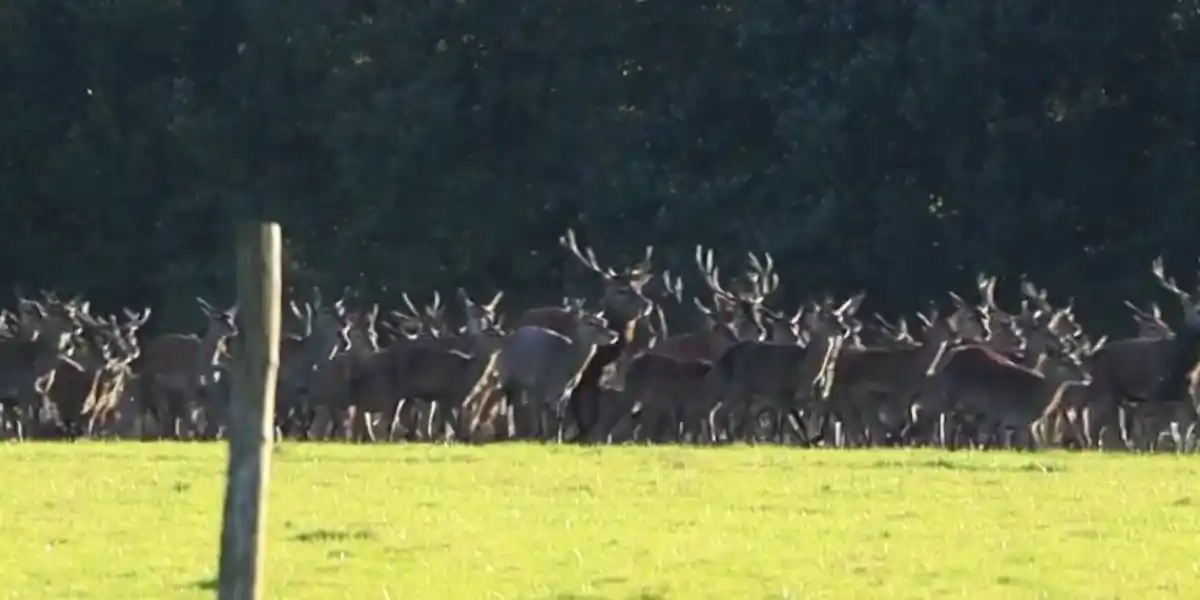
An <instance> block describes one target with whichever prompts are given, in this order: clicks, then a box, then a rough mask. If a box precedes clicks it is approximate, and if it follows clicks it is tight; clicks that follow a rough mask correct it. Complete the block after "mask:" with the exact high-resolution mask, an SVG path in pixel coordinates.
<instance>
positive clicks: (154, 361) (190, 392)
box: [137, 297, 238, 439]
mask: <svg viewBox="0 0 1200 600" xmlns="http://www.w3.org/2000/svg"><path fill="white" fill-rule="evenodd" d="M196 302H197V303H198V304H199V305H200V310H201V311H202V312H203V313H204V316H205V317H206V318H207V319H208V329H207V330H206V331H205V333H204V336H203V337H200V336H197V335H195V334H182V333H170V334H165V335H160V336H158V337H156V338H154V339H152V340H150V341H149V342H148V343H147V344H146V347H145V348H144V349H143V351H142V353H141V357H140V358H139V360H138V368H139V371H140V373H141V377H139V387H140V389H139V390H138V392H137V398H138V402H139V403H140V404H141V408H142V416H143V418H144V417H145V416H147V415H150V416H153V417H154V419H155V422H157V423H158V426H159V433H158V437H159V438H160V439H161V438H163V437H174V438H179V437H181V434H182V431H181V429H180V421H182V420H184V418H185V415H187V414H188V412H189V411H190V410H193V409H195V408H197V407H202V408H206V409H210V410H211V409H212V408H213V407H211V406H206V405H207V404H210V403H208V402H206V401H205V399H206V397H207V394H206V393H205V389H204V388H205V387H206V386H208V385H211V384H212V382H213V379H214V375H215V373H216V372H217V371H216V366H217V364H218V360H219V358H220V356H221V355H222V354H223V353H224V351H225V340H227V339H228V338H231V337H233V336H236V335H237V333H238V328H237V325H236V324H235V322H234V319H235V318H236V316H237V306H234V307H232V308H230V309H228V310H217V309H215V308H213V307H212V305H210V304H209V303H208V301H206V300H204V299H203V298H199V297H197V298H196ZM210 414H211V413H210ZM210 420H211V417H210ZM193 426H194V425H193Z"/></svg>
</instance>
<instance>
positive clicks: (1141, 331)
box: [1125, 300, 1175, 339]
mask: <svg viewBox="0 0 1200 600" xmlns="http://www.w3.org/2000/svg"><path fill="white" fill-rule="evenodd" d="M1125 306H1126V307H1128V308H1129V312H1130V315H1131V316H1132V317H1133V321H1134V323H1136V324H1137V335H1136V336H1135V337H1139V338H1146V339H1166V338H1169V337H1173V336H1174V335H1175V331H1174V330H1173V329H1171V326H1170V325H1167V323H1166V321H1163V318H1162V310H1161V309H1159V307H1158V303H1157V302H1151V303H1150V309H1149V310H1142V309H1140V308H1138V307H1137V305H1136V304H1134V303H1132V302H1130V301H1128V300H1126V301H1125Z"/></svg>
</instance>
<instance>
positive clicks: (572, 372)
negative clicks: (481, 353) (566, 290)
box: [498, 299, 621, 439]
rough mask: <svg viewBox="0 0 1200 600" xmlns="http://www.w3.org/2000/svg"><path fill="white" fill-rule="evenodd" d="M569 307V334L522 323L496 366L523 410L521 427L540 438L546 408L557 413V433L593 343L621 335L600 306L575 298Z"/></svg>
mask: <svg viewBox="0 0 1200 600" xmlns="http://www.w3.org/2000/svg"><path fill="white" fill-rule="evenodd" d="M567 310H569V311H570V313H571V317H572V318H571V321H572V322H573V323H574V330H573V331H569V333H570V335H564V334H563V333H560V332H558V331H555V330H553V329H550V328H548V327H539V326H534V325H524V326H520V327H518V328H517V329H515V330H514V331H513V332H512V333H510V334H508V336H507V337H506V338H505V340H504V347H503V350H502V351H501V353H500V359H499V360H500V362H499V365H498V369H499V376H500V385H501V386H502V387H503V389H504V394H505V398H506V400H507V402H508V404H509V406H513V407H515V408H517V409H518V412H519V413H521V415H522V419H520V421H521V424H522V425H523V428H524V429H525V430H526V431H528V432H530V434H531V435H532V436H533V437H535V438H538V439H544V437H545V436H546V435H547V432H548V431H549V430H550V428H551V427H550V426H549V425H548V424H547V422H546V415H547V412H549V413H550V414H553V415H554V416H555V417H556V419H557V421H558V424H557V425H558V435H559V437H560V438H561V436H562V430H563V425H564V419H565V416H566V415H565V411H566V410H567V408H568V407H567V404H568V403H569V402H570V398H571V394H573V392H574V390H575V388H576V387H577V386H578V385H580V384H581V382H582V380H583V376H584V374H585V372H586V371H587V369H588V365H589V364H590V362H591V360H592V359H593V358H594V355H595V353H596V351H597V348H602V347H606V346H612V345H616V344H618V343H619V342H620V339H621V336H620V335H619V334H618V333H617V332H615V331H613V330H612V329H611V326H610V324H609V323H608V322H607V321H606V319H605V316H604V312H603V311H601V312H599V313H593V312H589V311H587V310H586V309H585V308H584V306H583V301H582V300H578V299H576V300H573V301H572V303H571V306H570V308H568V309H567ZM580 428H581V429H584V426H583V425H580ZM588 435H590V431H588V430H582V431H580V436H579V437H580V439H586V438H587V436H588Z"/></svg>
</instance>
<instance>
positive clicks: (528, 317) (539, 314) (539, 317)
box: [513, 306, 578, 338]
mask: <svg viewBox="0 0 1200 600" xmlns="http://www.w3.org/2000/svg"><path fill="white" fill-rule="evenodd" d="M577 320H578V319H577V318H576V316H575V315H574V314H573V313H572V312H571V311H569V310H567V309H565V308H562V307H558V306H543V307H539V308H531V309H529V310H527V311H525V312H524V313H523V314H522V315H521V316H520V317H519V318H518V319H517V322H516V323H514V324H513V330H514V331H515V330H518V329H521V328H523V327H541V328H543V329H549V330H550V331H553V332H555V333H558V334H559V335H562V336H566V337H568V338H569V337H570V336H571V335H572V334H573V333H574V332H575V323H576V321H577Z"/></svg>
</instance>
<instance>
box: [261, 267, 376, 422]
mask: <svg viewBox="0 0 1200 600" xmlns="http://www.w3.org/2000/svg"><path fill="white" fill-rule="evenodd" d="M303 306H304V308H303V309H301V308H300V306H299V305H298V304H297V303H296V301H295V300H290V301H289V302H288V309H289V312H290V313H291V316H292V319H293V326H292V327H291V328H290V329H291V330H290V331H288V333H287V334H286V335H285V336H284V337H283V340H282V341H281V343H280V349H279V351H280V352H279V354H280V356H279V359H280V360H279V381H280V385H279V387H278V390H277V391H276V396H277V403H278V407H279V408H278V409H277V411H276V414H277V422H276V427H277V429H278V430H279V431H280V433H282V432H284V431H288V432H295V433H296V434H297V435H298V436H299V437H302V438H307V437H310V436H312V435H313V433H314V429H320V425H318V422H319V419H318V417H320V416H328V415H325V414H322V415H318V414H317V412H318V406H317V405H316V403H314V402H313V401H312V395H313V390H314V389H318V388H320V387H321V386H323V385H327V384H328V383H327V381H326V377H327V376H328V373H326V371H327V370H328V369H329V365H330V363H331V362H332V361H334V360H335V358H336V357H338V356H340V355H342V354H344V353H346V352H349V351H350V350H351V348H352V346H354V344H352V342H351V339H350V333H351V329H352V328H353V327H354V325H355V323H354V321H353V320H352V319H350V318H348V317H347V313H346V305H345V293H343V295H342V298H339V299H338V300H337V301H335V302H334V303H333V304H331V305H328V306H326V305H325V304H323V303H322V299H321V290H320V289H319V288H315V287H314V288H313V290H312V301H311V302H304V304H303ZM369 318H370V319H373V318H374V316H372V317H369ZM373 341H374V338H372V337H371V336H370V335H369V334H367V335H366V338H365V339H363V340H361V343H364V344H366V345H368V346H369V345H371V344H372V343H373Z"/></svg>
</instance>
